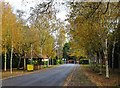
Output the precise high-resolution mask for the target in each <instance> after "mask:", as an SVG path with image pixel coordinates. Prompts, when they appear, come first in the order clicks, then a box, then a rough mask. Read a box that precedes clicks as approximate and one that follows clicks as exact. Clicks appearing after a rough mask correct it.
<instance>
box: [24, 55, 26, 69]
mask: <svg viewBox="0 0 120 88" xmlns="http://www.w3.org/2000/svg"><path fill="white" fill-rule="evenodd" d="M24 70H26V53H25V57H24Z"/></svg>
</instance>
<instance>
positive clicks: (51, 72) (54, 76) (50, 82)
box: [2, 64, 78, 86]
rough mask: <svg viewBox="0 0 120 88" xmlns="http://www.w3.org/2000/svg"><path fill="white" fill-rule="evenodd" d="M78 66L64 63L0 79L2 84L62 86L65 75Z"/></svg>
mask: <svg viewBox="0 0 120 88" xmlns="http://www.w3.org/2000/svg"><path fill="white" fill-rule="evenodd" d="M76 66H78V65H77V64H64V65H60V66H58V67H54V68H50V69H47V70H43V71H39V72H36V73H31V74H28V75H24V76H19V77H13V78H9V79H5V80H3V81H2V86H63V84H64V82H65V80H66V78H67V76H68V75H69V74H70V73H71V71H72V70H73V69H74V68H75V67H76Z"/></svg>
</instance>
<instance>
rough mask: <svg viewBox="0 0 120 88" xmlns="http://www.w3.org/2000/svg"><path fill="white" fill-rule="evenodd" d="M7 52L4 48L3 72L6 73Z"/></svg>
mask: <svg viewBox="0 0 120 88" xmlns="http://www.w3.org/2000/svg"><path fill="white" fill-rule="evenodd" d="M6 54H7V52H6V47H5V62H4V71H6V60H7V55H6Z"/></svg>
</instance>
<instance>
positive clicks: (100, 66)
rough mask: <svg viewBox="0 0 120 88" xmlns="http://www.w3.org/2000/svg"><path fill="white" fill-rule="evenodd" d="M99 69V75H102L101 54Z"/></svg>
mask: <svg viewBox="0 0 120 88" xmlns="http://www.w3.org/2000/svg"><path fill="white" fill-rule="evenodd" d="M99 68H100V73H99V74H100V75H102V58H101V53H100V52H99Z"/></svg>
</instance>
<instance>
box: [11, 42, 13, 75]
mask: <svg viewBox="0 0 120 88" xmlns="http://www.w3.org/2000/svg"><path fill="white" fill-rule="evenodd" d="M12 59H13V41H12V47H11V58H10V73H11V74H12Z"/></svg>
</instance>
